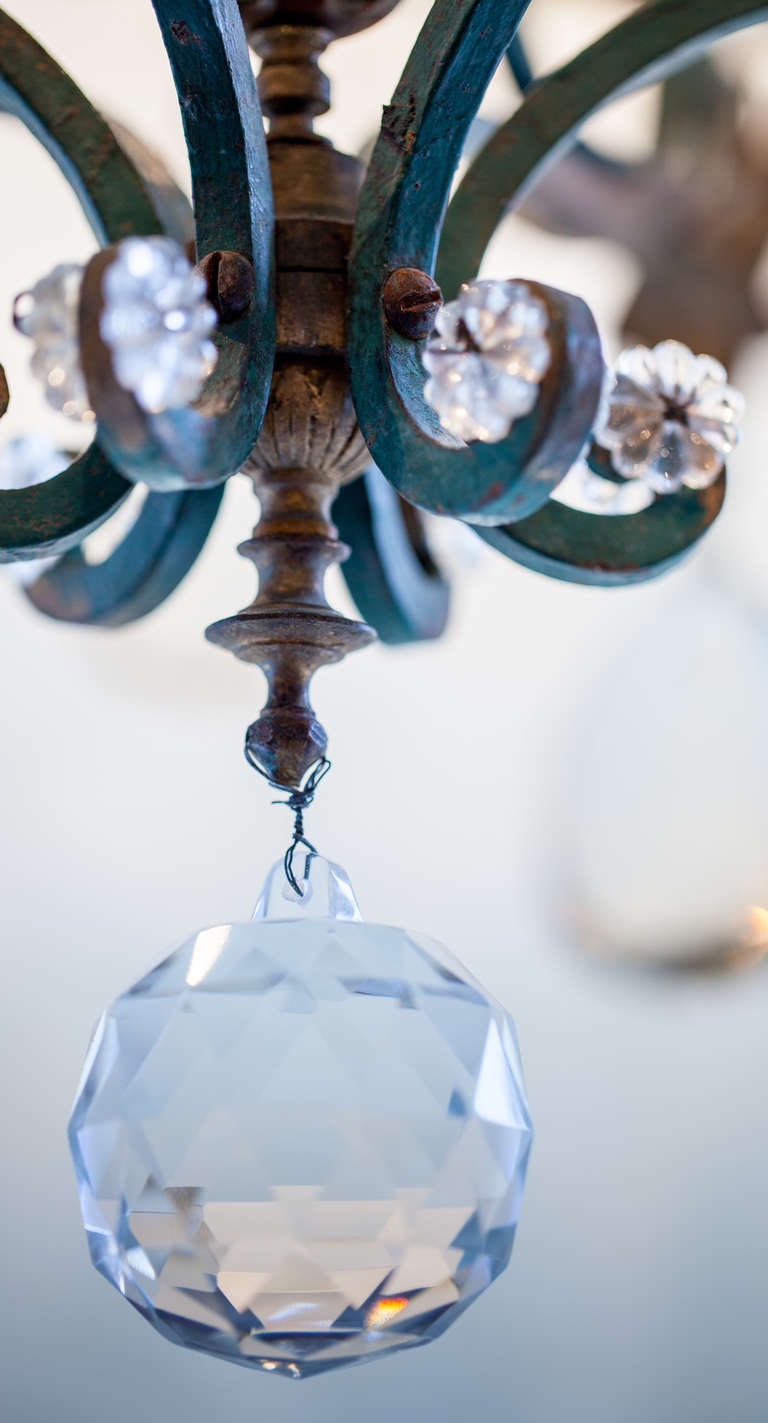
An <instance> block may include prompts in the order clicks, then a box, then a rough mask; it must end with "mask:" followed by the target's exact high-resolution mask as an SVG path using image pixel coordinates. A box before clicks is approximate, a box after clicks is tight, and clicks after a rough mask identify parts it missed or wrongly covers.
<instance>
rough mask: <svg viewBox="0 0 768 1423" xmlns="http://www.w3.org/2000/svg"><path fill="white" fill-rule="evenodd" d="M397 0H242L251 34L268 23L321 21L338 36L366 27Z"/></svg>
mask: <svg viewBox="0 0 768 1423" xmlns="http://www.w3.org/2000/svg"><path fill="white" fill-rule="evenodd" d="M397 3H398V0H240V10H241V13H242V16H243V24H244V25H245V28H246V32H247V33H248V35H249V37H250V36H251V35H252V34H253V32H254V31H255V30H263V29H264V28H265V27H266V26H268V25H274V26H275V27H277V26H280V25H320V26H322V28H323V29H325V30H328V32H329V34H331V35H333V36H335V38H336V39H338V38H339V37H340V36H341V35H351V34H355V33H356V32H357V31H358V30H365V29H367V28H368V26H369V25H373V24H375V23H376V21H377V20H381V19H383V18H384V16H385V15H388V14H389V12H390V10H394V8H395V5H397Z"/></svg>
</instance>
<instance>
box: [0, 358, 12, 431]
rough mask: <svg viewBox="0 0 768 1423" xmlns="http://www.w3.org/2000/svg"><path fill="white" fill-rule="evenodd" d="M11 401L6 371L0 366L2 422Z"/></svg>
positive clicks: (0, 409) (0, 410)
mask: <svg viewBox="0 0 768 1423" xmlns="http://www.w3.org/2000/svg"><path fill="white" fill-rule="evenodd" d="M10 400H11V392H10V391H9V389H8V381H7V380H6V378H5V371H4V370H3V367H2V366H0V420H1V419H2V417H3V416H4V414H5V412H6V410H7V409H8V406H9V404H10Z"/></svg>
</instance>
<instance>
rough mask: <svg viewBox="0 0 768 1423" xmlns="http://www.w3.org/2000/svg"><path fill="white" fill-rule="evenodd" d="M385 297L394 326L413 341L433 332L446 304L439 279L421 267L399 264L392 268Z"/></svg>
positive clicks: (384, 292)
mask: <svg viewBox="0 0 768 1423" xmlns="http://www.w3.org/2000/svg"><path fill="white" fill-rule="evenodd" d="M382 299H383V302H384V311H385V313H386V317H387V320H388V322H389V324H390V326H393V327H394V329H395V331H398V332H399V333H400V335H401V336H408V337H410V339H411V340H412V341H418V340H420V339H421V338H422V337H424V336H428V335H429V333H430V332H431V331H432V329H433V328H434V325H435V318H436V316H437V313H438V311H439V310H440V307H441V306H442V304H443V294H442V292H441V290H440V288H439V286H438V285H437V282H436V281H435V280H434V278H433V277H430V276H429V274H428V273H427V272H422V271H421V270H420V269H419V268H418V267H397V268H396V270H395V271H394V272H390V274H389V276H388V277H387V280H386V282H385V283H384V291H383V293H382Z"/></svg>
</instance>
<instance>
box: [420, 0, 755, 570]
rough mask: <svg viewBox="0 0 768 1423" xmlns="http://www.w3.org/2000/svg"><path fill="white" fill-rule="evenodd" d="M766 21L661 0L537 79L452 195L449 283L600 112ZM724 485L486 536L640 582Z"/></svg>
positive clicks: (512, 548)
mask: <svg viewBox="0 0 768 1423" xmlns="http://www.w3.org/2000/svg"><path fill="white" fill-rule="evenodd" d="M765 19H768V5H766V4H756V3H755V0H697V3H696V4H695V5H687V4H686V5H683V4H680V3H679V0H657V3H655V4H652V5H648V6H645V7H643V8H642V9H640V10H638V11H637V12H636V13H635V14H632V15H631V16H629V18H628V19H626V20H624V21H623V22H622V23H621V24H620V25H617V26H616V27H615V28H614V29H613V30H611V31H610V32H609V33H608V34H607V35H605V36H603V37H602V38H601V39H599V40H598V41H597V42H596V43H595V44H593V45H592V46H591V47H590V48H589V49H587V50H585V51H584V52H583V53H582V54H580V55H579V56H577V58H576V59H574V60H573V61H571V62H570V63H569V64H567V65H565V66H564V67H563V68H562V69H560V70H558V71H557V72H556V73H554V74H551V75H549V76H548V77H547V78H545V79H543V80H541V81H540V82H539V83H538V84H536V85H535V86H534V88H533V89H532V90H531V91H530V93H529V94H528V96H527V97H526V99H525V101H524V103H523V104H522V106H521V108H520V109H518V111H517V112H516V113H515V115H514V116H513V117H512V118H511V119H510V120H509V121H508V122H507V123H506V124H504V125H503V126H502V127H501V128H500V129H499V130H498V131H497V132H496V133H495V134H494V135H493V136H492V137H491V138H490V139H489V140H488V142H487V143H486V145H485V147H484V148H483V149H482V150H481V152H480V153H479V154H478V155H477V156H476V158H475V160H474V163H473V164H472V165H471V166H470V168H469V169H468V171H467V173H466V174H465V176H464V179H463V180H462V182H461V184H460V186H459V188H458V189H457V191H456V194H455V196H454V198H453V200H452V202H451V204H450V207H449V209H448V213H447V215H446V220H445V223H444V227H443V233H442V239H441V245H440V253H439V258H438V267H437V272H438V279H439V280H440V281H441V283H442V284H443V285H444V287H445V289H446V290H447V291H448V292H451V291H452V290H453V289H454V288H455V287H457V286H458V284H459V283H460V282H461V281H462V280H464V279H465V278H466V275H467V273H472V272H474V271H476V270H477V269H478V267H479V265H480V263H481V261H482V257H483V254H484V252H485V249H486V247H487V245H488V242H489V241H490V238H491V237H492V235H493V232H494V230H495V228H496V226H497V224H498V222H499V221H500V219H501V217H502V216H503V214H504V213H505V212H506V211H507V210H508V209H509V208H510V207H514V206H515V205H517V204H519V203H520V202H521V200H522V198H523V197H524V196H525V194H526V192H527V191H528V190H529V188H530V187H531V186H532V184H533V183H535V181H536V179H537V178H538V177H539V175H540V174H541V173H543V172H544V171H545V169H546V168H547V167H548V166H549V165H550V164H551V163H552V162H553V161H554V160H556V159H557V157H558V156H559V155H560V154H561V153H562V152H563V150H564V149H565V148H567V147H568V146H569V145H571V144H572V143H573V141H574V138H575V135H576V134H577V133H578V131H579V129H580V127H581V125H582V123H583V122H584V121H585V119H587V118H588V117H589V115H590V114H592V113H594V112H595V110H596V109H598V108H599V107H600V106H601V105H602V104H604V103H606V102H607V101H609V100H610V99H612V98H615V97H616V96H617V95H619V94H621V93H623V92H625V91H626V90H627V89H629V88H631V87H634V86H635V85H637V84H640V83H648V82H650V81H652V80H657V79H659V78H662V77H663V76H664V75H665V74H667V73H668V72H670V71H671V70H674V69H675V68H676V67H679V66H680V65H682V64H684V63H686V62H689V61H690V59H691V58H692V57H693V56H694V55H695V54H696V53H698V52H699V51H700V50H701V49H702V48H704V47H705V46H707V45H709V44H711V43H712V42H713V41H714V40H716V39H718V38H721V37H722V36H724V35H726V34H729V33H731V32H732V31H734V30H736V29H739V28H744V27H746V26H747V25H751V24H756V23H758V22H759V21H761V20H765ZM594 454H595V457H596V458H597V459H598V464H597V465H596V466H595V467H596V468H597V469H598V470H599V472H600V473H601V474H605V473H606V471H605V469H603V468H602V465H601V462H600V459H599V455H600V452H599V451H596V452H594ZM724 487H725V486H724V480H721V481H719V482H718V484H717V485H715V486H714V490H709V491H704V492H703V493H702V494H692V493H690V492H688V491H685V492H683V493H681V494H678V495H673V496H668V497H666V498H664V499H659V500H657V501H656V503H655V504H654V505H652V506H651V508H649V509H646V510H643V511H642V512H641V513H638V514H634V515H629V516H626V517H621V518H611V517H606V516H600V515H592V514H584V513H580V512H576V511H574V510H571V509H568V508H565V507H564V506H563V505H560V504H557V503H555V502H550V503H548V504H547V505H546V506H545V507H544V508H543V509H542V510H541V511H540V513H538V514H536V515H534V516H533V517H531V518H528V519H526V520H524V521H520V522H517V521H515V522H510V523H509V524H507V525H505V526H504V527H503V528H499V529H497V530H494V531H493V532H492V533H489V535H488V538H487V541H488V542H491V543H493V545H494V547H496V548H498V549H500V550H501V551H502V552H504V553H506V554H507V556H508V557H510V558H512V559H514V560H515V561H516V562H519V563H522V564H524V565H525V566H526V567H528V568H533V569H536V570H537V571H539V572H542V573H546V574H549V575H550V576H554V577H557V578H563V579H568V580H569V581H571V582H576V583H597V584H619V583H634V582H638V581H641V580H643V579H646V578H651V577H655V576H656V575H657V574H658V573H661V572H663V571H664V570H666V569H667V568H669V567H671V566H672V565H673V564H674V563H676V562H677V561H678V560H679V559H680V558H682V557H683V556H684V554H685V553H686V552H687V551H688V549H689V548H690V547H691V546H692V545H693V543H694V542H695V541H696V540H697V539H699V538H700V537H701V535H702V534H703V533H705V532H706V530H707V529H708V528H709V527H710V525H711V524H712V522H713V521H714V519H715V518H716V517H717V514H718V513H719V511H720V508H721V506H722V500H723V495H724ZM715 491H716V492H715ZM479 532H482V533H483V536H485V533H484V531H481V530H479Z"/></svg>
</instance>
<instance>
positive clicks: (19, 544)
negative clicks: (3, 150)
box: [0, 10, 160, 562]
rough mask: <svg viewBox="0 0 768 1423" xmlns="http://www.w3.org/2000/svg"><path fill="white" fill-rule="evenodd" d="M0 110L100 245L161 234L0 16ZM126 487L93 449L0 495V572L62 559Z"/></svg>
mask: <svg viewBox="0 0 768 1423" xmlns="http://www.w3.org/2000/svg"><path fill="white" fill-rule="evenodd" d="M0 107H2V108H3V109H5V110H6V111H7V112H9V113H12V114H14V115H16V116H17V117H18V118H20V119H21V121H22V122H23V123H24V124H25V125H26V127H27V128H28V129H29V130H30V132H31V133H32V134H34V136H35V137H36V138H37V139H39V141H40V142H41V143H42V144H43V145H44V147H45V148H46V149H47V150H48V152H49V153H50V155H51V157H52V158H53V159H54V161H55V162H56V163H57V165H58V167H59V168H60V169H61V171H62V172H63V173H64V175H65V177H66V178H67V179H68V181H69V183H70V185H71V186H72V188H73V189H74V191H75V193H76V194H77V197H78V198H79V200H80V203H81V204H82V207H83V209H84V211H85V214H86V217H87V218H88V221H89V222H90V225H91V227H92V228H93V231H94V233H95V235H96V237H97V239H98V240H99V241H100V242H113V241H117V240H119V239H120V238H121V237H126V236H128V234H130V233H132V232H138V233H151V232H158V231H159V230H160V228H159V223H158V220H157V217H156V215H155V211H154V208H153V206H152V201H151V197H150V194H149V192H148V190H147V188H146V186H145V184H144V182H143V180H142V178H141V177H140V175H139V173H138V172H137V170H136V169H135V167H134V166H133V164H132V163H131V162H130V161H129V160H128V159H127V158H126V156H125V154H124V153H123V151H122V149H121V148H120V146H119V144H118V142H117V140H116V138H115V136H114V134H113V133H112V131H111V129H110V128H109V125H108V124H106V123H105V122H104V120H103V119H102V118H101V117H100V115H99V114H97V112H96V110H95V109H94V108H92V106H91V105H90V104H89V103H88V100H87V99H86V98H85V96H84V95H83V94H82V93H81V92H80V90H79V89H78V88H77V85H76V84H74V83H73V81H72V80H71V79H70V78H69V76H68V75H67V74H65V73H64V71H63V70H62V69H60V68H59V66H58V65H57V64H56V63H55V61H54V60H53V59H51V57H50V55H48V54H47V53H46V51H45V50H44V49H42V48H41V46H40V45H39V44H38V43H37V42H36V40H34V39H32V36H31V35H29V34H27V32H26V30H24V29H23V28H22V27H21V25H19V24H17V22H16V21H15V20H13V19H11V17H10V15H7V14H6V13H5V11H3V10H0ZM130 487H131V486H130V484H128V483H127V482H126V481H125V479H124V478H123V477H122V476H121V475H120V474H118V472H117V471H116V470H115V469H113V468H112V467H111V466H110V464H109V462H108V461H107V459H106V458H105V456H104V454H103V453H102V451H101V450H100V449H99V448H98V447H97V446H95V445H94V446H92V447H91V449H89V450H88V451H86V453H85V454H84V455H82V456H81V457H80V458H79V459H78V460H76V461H75V463H74V464H73V465H71V466H70V468H69V469H66V470H64V471H63V472H62V473H61V474H59V475H57V476H56V477H55V479H51V480H48V481H47V483H46V484H45V485H38V486H36V487H34V488H31V489H19V490H16V489H0V562H9V561H12V560H15V559H23V558H39V557H41V556H43V555H46V554H54V553H61V552H63V551H64V550H65V549H67V548H71V547H73V545H75V544H77V543H80V541H81V540H82V539H83V538H84V537H85V536H86V534H88V533H90V532H91V531H92V530H93V529H95V528H98V526H99V524H101V523H103V521H104V519H106V518H108V516H109V515H110V514H111V513H112V512H113V511H114V510H115V509H116V508H117V507H118V505H119V504H120V503H121V502H122V501H123V499H125V497H126V495H127V494H128V493H129V491H130Z"/></svg>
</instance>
